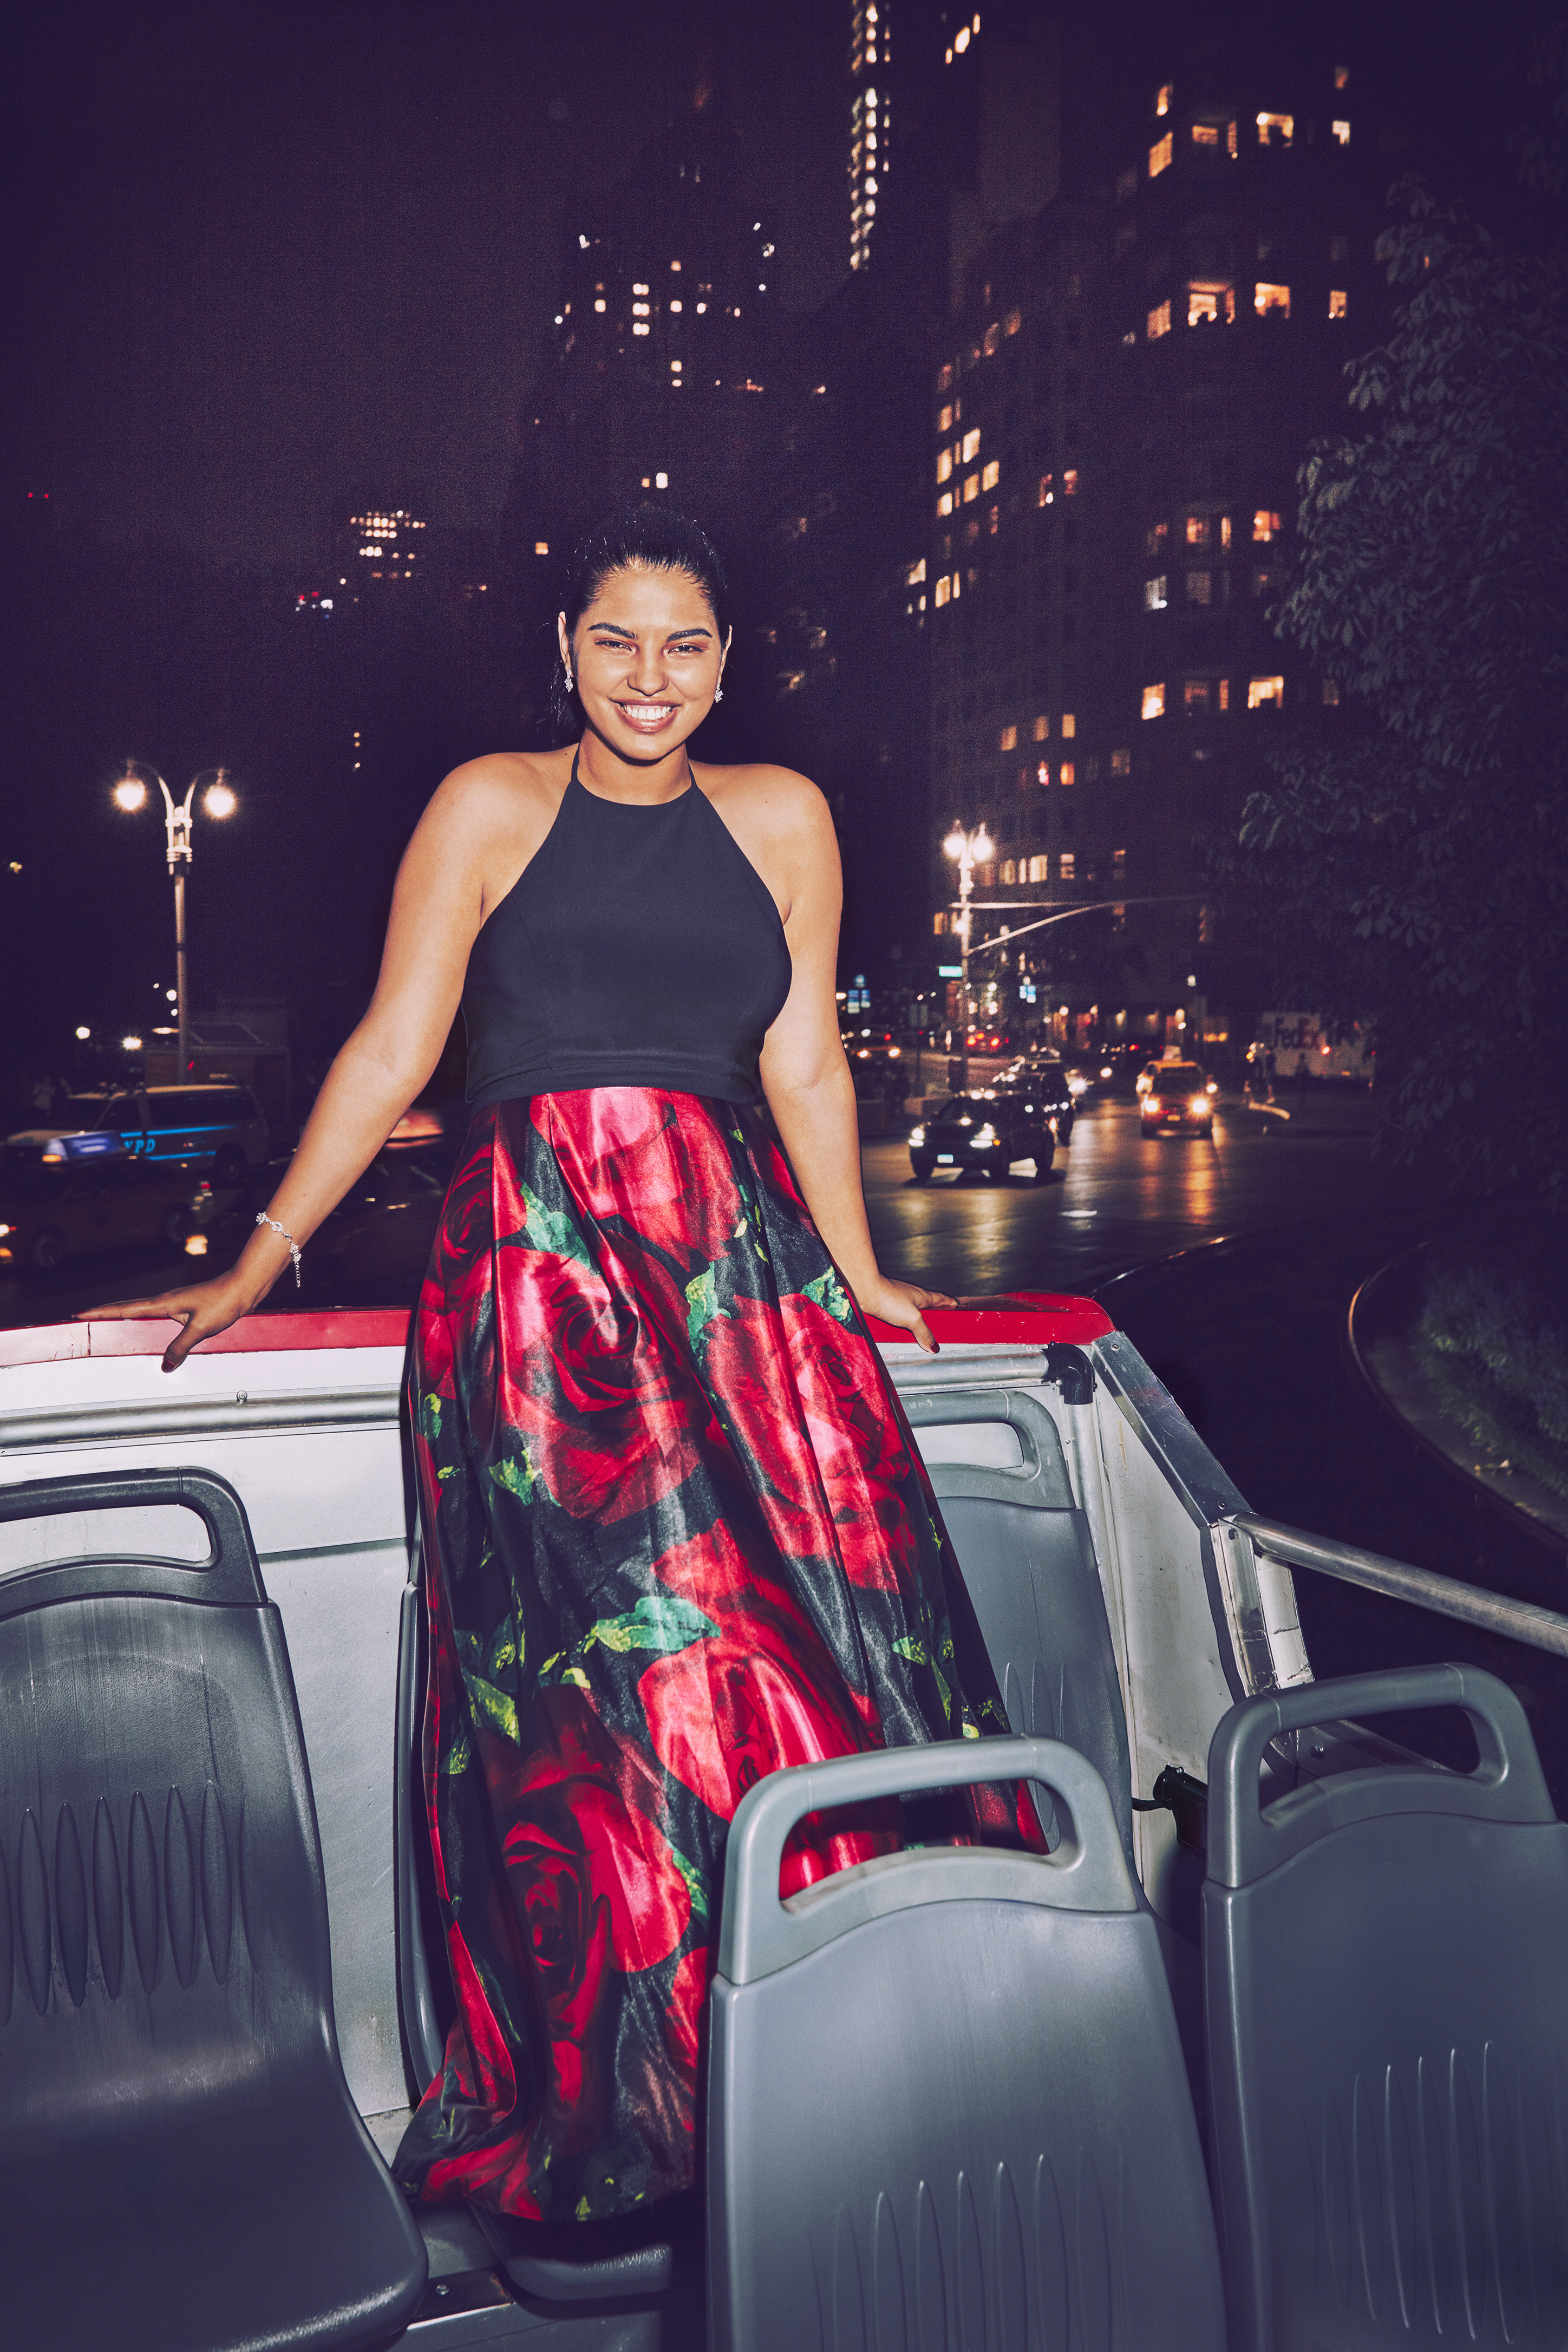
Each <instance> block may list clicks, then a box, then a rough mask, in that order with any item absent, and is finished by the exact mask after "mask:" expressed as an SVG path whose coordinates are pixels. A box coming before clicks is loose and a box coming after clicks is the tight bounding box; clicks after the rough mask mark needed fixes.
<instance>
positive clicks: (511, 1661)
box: [485, 1617, 522, 1683]
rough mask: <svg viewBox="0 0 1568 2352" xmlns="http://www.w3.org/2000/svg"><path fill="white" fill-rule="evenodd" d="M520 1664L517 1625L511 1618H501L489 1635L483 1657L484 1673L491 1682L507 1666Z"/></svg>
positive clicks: (507, 1667)
mask: <svg viewBox="0 0 1568 2352" xmlns="http://www.w3.org/2000/svg"><path fill="white" fill-rule="evenodd" d="M521 1664H522V1654H521V1644H520V1643H519V1641H518V1638H517V1627H516V1625H515V1623H514V1622H513V1621H512V1619H511V1618H510V1617H507V1618H503V1620H502V1621H501V1622H500V1624H499V1625H498V1626H497V1627H496V1630H495V1632H494V1633H492V1634H491V1635H490V1646H489V1651H488V1653H487V1654H486V1657H485V1670H486V1673H487V1675H489V1680H490V1681H491V1682H492V1683H493V1682H494V1681H495V1680H496V1678H497V1676H498V1675H504V1674H505V1673H506V1672H507V1670H508V1669H509V1667H515V1666H521Z"/></svg>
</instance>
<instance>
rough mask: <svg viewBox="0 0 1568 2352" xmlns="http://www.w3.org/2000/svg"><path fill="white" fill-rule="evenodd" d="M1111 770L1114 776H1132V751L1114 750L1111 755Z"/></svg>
mask: <svg viewBox="0 0 1568 2352" xmlns="http://www.w3.org/2000/svg"><path fill="white" fill-rule="evenodd" d="M1110 772H1111V774H1112V775H1113V776H1130V775H1131V773H1132V754H1131V751H1112V753H1111V755H1110Z"/></svg>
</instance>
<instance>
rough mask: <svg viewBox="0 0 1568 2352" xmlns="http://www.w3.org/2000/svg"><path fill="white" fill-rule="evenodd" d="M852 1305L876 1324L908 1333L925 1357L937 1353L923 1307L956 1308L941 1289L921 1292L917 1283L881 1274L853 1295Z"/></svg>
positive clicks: (953, 1302)
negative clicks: (886, 1325) (923, 1351)
mask: <svg viewBox="0 0 1568 2352" xmlns="http://www.w3.org/2000/svg"><path fill="white" fill-rule="evenodd" d="M855 1304H856V1305H857V1307H858V1308H859V1309H860V1312H861V1314H862V1315H869V1316H872V1317H874V1318H875V1319H876V1320H877V1321H878V1322H879V1323H891V1324H893V1325H894V1326H895V1327H896V1328H898V1329H899V1330H900V1331H910V1332H912V1333H913V1335H914V1337H915V1338H916V1339H918V1340H919V1341H920V1343H921V1347H922V1348H923V1349H925V1351H926V1353H927V1355H928V1356H934V1355H935V1354H936V1352H937V1347H936V1341H935V1340H934V1339H932V1338H931V1332H930V1329H929V1328H928V1327H927V1324H926V1319H925V1315H924V1312H923V1311H922V1310H923V1309H924V1308H926V1307H956V1306H957V1304H958V1301H957V1299H956V1298H950V1297H948V1294H947V1292H946V1291H945V1290H922V1289H921V1286H920V1284H919V1283H918V1282H894V1281H893V1280H891V1279H890V1277H889V1276H887V1275H885V1274H879V1275H878V1276H877V1278H876V1280H875V1281H874V1282H868V1283H865V1284H863V1285H862V1286H861V1287H860V1288H859V1289H858V1290H857V1292H856V1293H855Z"/></svg>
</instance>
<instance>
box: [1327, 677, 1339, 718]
mask: <svg viewBox="0 0 1568 2352" xmlns="http://www.w3.org/2000/svg"><path fill="white" fill-rule="evenodd" d="M1339 699H1340V682H1339V680H1338V678H1337V677H1326V678H1325V679H1324V680H1323V703H1324V707H1325V708H1326V709H1330V710H1333V709H1337V708H1338V706H1339Z"/></svg>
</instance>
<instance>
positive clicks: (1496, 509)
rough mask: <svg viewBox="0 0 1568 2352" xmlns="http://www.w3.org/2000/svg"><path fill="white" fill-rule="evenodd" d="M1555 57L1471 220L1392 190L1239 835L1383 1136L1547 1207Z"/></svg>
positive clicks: (1563, 949) (1553, 784) (1564, 367)
mask: <svg viewBox="0 0 1568 2352" xmlns="http://www.w3.org/2000/svg"><path fill="white" fill-rule="evenodd" d="M1531 73H1532V80H1533V87H1534V90H1535V92H1536V94H1537V97H1538V99H1539V100H1544V101H1545V103H1544V104H1543V105H1538V106H1537V109H1536V113H1537V118H1538V119H1537V121H1534V122H1532V123H1527V124H1526V126H1525V127H1524V128H1522V129H1521V130H1520V131H1516V133H1515V135H1514V138H1513V140H1512V142H1511V146H1512V152H1513V155H1514V159H1515V165H1516V175H1517V176H1516V182H1515V186H1514V189H1513V190H1512V191H1511V192H1510V201H1509V202H1508V203H1506V204H1504V205H1493V206H1492V207H1491V214H1492V216H1491V218H1490V219H1483V218H1480V217H1478V216H1477V215H1476V214H1475V213H1474V212H1473V211H1472V210H1471V209H1470V208H1469V207H1468V205H1465V204H1463V203H1459V202H1453V203H1449V204H1447V205H1439V204H1438V202H1437V201H1436V199H1435V198H1434V197H1433V196H1432V195H1431V194H1429V193H1428V191H1427V190H1426V187H1425V186H1424V184H1422V183H1421V182H1419V181H1418V180H1414V179H1412V180H1409V181H1406V182H1405V183H1403V184H1401V186H1400V187H1399V188H1397V189H1395V190H1394V203H1395V204H1396V205H1397V206H1398V207H1399V209H1400V211H1401V213H1402V215H1403V217H1402V218H1400V219H1399V221H1398V222H1397V225H1396V226H1393V227H1391V228H1389V229H1388V230H1387V231H1386V232H1385V233H1384V236H1383V238H1382V239H1381V241H1380V244H1379V248H1378V250H1379V255H1380V257H1382V258H1383V259H1384V260H1385V261H1386V263H1387V267H1388V274H1389V278H1390V281H1391V283H1392V284H1394V286H1396V287H1398V288H1400V289H1408V292H1407V294H1406V296H1405V299H1404V300H1403V302H1402V304H1401V307H1400V308H1399V310H1397V312H1396V314H1395V329H1394V334H1393V336H1392V338H1391V340H1390V341H1389V342H1388V343H1387V344H1386V345H1385V346H1384V347H1383V348H1382V349H1380V350H1377V351H1374V352H1372V353H1370V354H1369V355H1368V356H1367V357H1365V358H1363V359H1362V360H1360V361H1358V362H1353V363H1352V368H1351V370H1350V372H1349V373H1350V375H1351V391H1350V402H1351V405H1352V409H1353V410H1354V411H1355V412H1356V414H1357V415H1358V416H1359V417H1360V418H1362V419H1363V420H1364V423H1365V429H1364V430H1363V431H1361V432H1360V433H1359V434H1347V435H1345V436H1342V437H1341V438H1339V439H1336V440H1333V441H1330V442H1322V443H1319V444H1317V445H1316V446H1314V447H1313V449H1312V450H1311V452H1310V456H1309V457H1308V459H1307V462H1306V464H1305V465H1304V466H1303V467H1302V469H1301V473H1300V491H1301V501H1300V516H1299V530H1300V553H1299V558H1298V561H1297V564H1296V568H1295V571H1294V573H1293V576H1292V580H1291V584H1290V587H1289V593H1288V595H1287V596H1286V598H1285V601H1284V604H1283V606H1282V608H1281V612H1280V616H1279V634H1280V635H1282V636H1284V637H1286V638H1288V639H1289V640H1293V641H1294V643H1295V644H1296V645H1298V646H1300V648H1301V649H1302V650H1303V652H1305V653H1306V654H1307V656H1309V657H1310V660H1311V661H1312V662H1313V663H1314V665H1315V666H1316V667H1319V668H1320V669H1321V672H1322V673H1323V675H1324V677H1331V678H1332V679H1333V681H1334V683H1335V685H1336V686H1337V688H1338V689H1339V693H1340V695H1341V697H1342V705H1345V704H1348V706H1349V708H1348V709H1345V708H1343V707H1342V710H1341V713H1340V722H1341V723H1340V724H1338V725H1333V724H1331V725H1330V726H1328V727H1325V728H1323V729H1321V730H1316V731H1314V732H1313V733H1311V734H1309V733H1308V732H1307V731H1306V730H1298V731H1295V732H1293V733H1291V734H1290V735H1289V736H1286V737H1284V738H1282V739H1281V740H1279V742H1278V743H1277V745H1276V747H1275V748H1274V751H1273V752H1272V755H1271V759H1270V764H1271V766H1272V767H1273V769H1274V772H1275V781H1274V782H1273V784H1272V785H1271V786H1270V788H1269V789H1268V790H1266V791H1263V792H1259V793H1254V794H1253V795H1252V797H1251V798H1250V800H1249V801H1248V803H1247V808H1246V811H1245V814H1244V821H1243V827H1242V834H1241V847H1242V870H1243V871H1245V872H1246V873H1247V874H1249V875H1250V877H1252V879H1253V880H1254V881H1255V882H1261V883H1262V884H1263V886H1264V887H1265V888H1266V889H1267V890H1268V892H1270V893H1271V894H1272V895H1273V896H1274V898H1275V900H1276V903H1277V904H1278V906H1279V910H1280V912H1281V915H1282V917H1283V919H1284V933H1285V936H1286V937H1288V939H1289V943H1290V945H1289V950H1288V952H1289V956H1290V958H1291V960H1292V961H1293V972H1292V977H1293V979H1294V980H1295V982H1296V984H1297V985H1298V986H1300V985H1301V984H1307V985H1312V984H1313V983H1315V984H1316V990H1317V993H1318V995H1319V997H1320V999H1321V1001H1322V1003H1323V1006H1324V1010H1325V1011H1328V1012H1331V1013H1333V1012H1338V1013H1342V1014H1344V1015H1346V1016H1349V1015H1350V1014H1352V1013H1355V1014H1359V1015H1360V1016H1361V1017H1363V1018H1365V1017H1366V1016H1367V1015H1369V1014H1370V1016H1371V1017H1372V1019H1373V1023H1374V1024H1375V1031H1376V1037H1377V1045H1378V1053H1379V1060H1380V1067H1384V1068H1388V1069H1391V1070H1392V1071H1393V1072H1394V1074H1395V1075H1396V1078H1397V1084H1396V1087H1395V1090H1394V1094H1393V1097H1392V1100H1391V1104H1390V1108H1389V1113H1388V1121H1387V1126H1388V1131H1389V1132H1390V1134H1391V1135H1392V1137H1393V1139H1394V1140H1395V1142H1396V1143H1397V1144H1398V1145H1399V1147H1400V1148H1401V1149H1402V1150H1405V1152H1406V1153H1409V1152H1413V1151H1415V1150H1419V1149H1421V1148H1423V1147H1424V1146H1425V1145H1426V1144H1427V1143H1428V1142H1430V1141H1433V1140H1436V1142H1437V1143H1438V1144H1439V1145H1440V1146H1441V1147H1442V1149H1443V1150H1445V1151H1446V1152H1447V1157H1448V1159H1449V1161H1450V1164H1451V1166H1452V1168H1453V1171H1454V1172H1455V1174H1456V1176H1462V1177H1466V1178H1468V1179H1469V1180H1471V1181H1482V1182H1486V1183H1503V1182H1517V1181H1528V1182H1530V1183H1532V1184H1534V1185H1537V1186H1539V1187H1541V1188H1542V1190H1544V1191H1545V1192H1547V1194H1548V1195H1549V1197H1551V1198H1552V1201H1553V1202H1555V1203H1556V1204H1558V1205H1561V1206H1568V1188H1565V1186H1564V1163H1565V1160H1568V1084H1565V1083H1564V1076H1563V1063H1564V1059H1565V1057H1568V1027H1565V1025H1564V1022H1563V1013H1564V1012H1565V1011H1568V1005H1564V1003H1563V992H1564V988H1565V985H1568V776H1565V764H1568V614H1565V610H1564V606H1565V602H1568V600H1565V597H1564V571H1565V564H1564V550H1565V538H1564V529H1565V522H1568V400H1565V393H1568V318H1565V309H1564V288H1563V255H1562V244H1561V236H1560V221H1559V217H1558V205H1559V200H1560V198H1561V195H1562V189H1563V35H1562V30H1561V27H1558V28H1557V29H1556V30H1555V31H1554V32H1552V33H1551V34H1549V35H1547V36H1544V37H1540V38H1538V40H1537V42H1536V44H1535V52H1534V59H1533V64H1532V68H1531Z"/></svg>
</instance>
